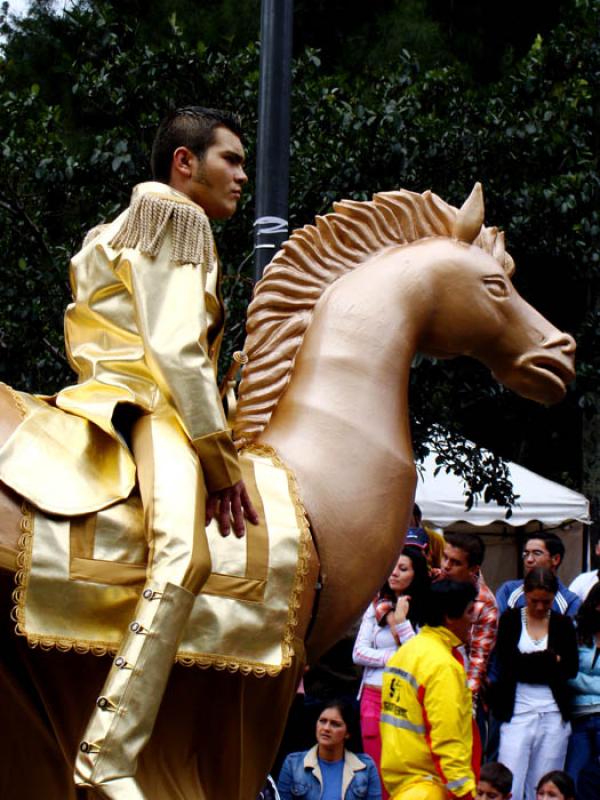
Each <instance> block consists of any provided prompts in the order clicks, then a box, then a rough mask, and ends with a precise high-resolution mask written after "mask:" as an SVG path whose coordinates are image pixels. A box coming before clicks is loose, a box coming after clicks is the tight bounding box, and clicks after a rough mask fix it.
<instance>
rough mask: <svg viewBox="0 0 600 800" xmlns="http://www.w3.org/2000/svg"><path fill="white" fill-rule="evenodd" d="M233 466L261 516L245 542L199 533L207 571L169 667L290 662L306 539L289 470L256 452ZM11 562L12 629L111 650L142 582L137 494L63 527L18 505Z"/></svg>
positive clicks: (267, 669)
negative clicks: (19, 534) (204, 540)
mask: <svg viewBox="0 0 600 800" xmlns="http://www.w3.org/2000/svg"><path fill="white" fill-rule="evenodd" d="M240 463H241V466H242V474H243V478H244V482H245V484H246V487H247V489H248V491H249V493H250V496H251V498H252V501H253V503H254V505H255V508H256V509H257V511H258V512H259V516H260V522H259V524H258V525H250V524H249V525H248V532H247V536H246V537H244V538H243V539H236V538H235V537H234V536H229V537H228V538H226V539H224V538H223V537H221V536H220V534H219V533H218V530H217V525H216V522H213V523H212V524H211V525H210V526H209V528H208V529H207V533H208V543H209V548H210V560H211V562H212V572H211V574H210V575H209V577H208V580H207V581H206V583H205V584H204V586H203V589H202V592H201V594H200V595H199V596H198V597H197V598H196V601H195V603H194V608H193V611H192V613H191V615H190V618H189V621H188V623H187V625H186V629H185V632H184V634H183V635H182V641H181V644H180V646H179V649H178V653H177V658H176V660H177V661H178V662H179V663H181V664H185V665H190V666H191V665H197V666H201V667H210V666H214V667H217V668H218V669H228V670H230V671H237V670H240V671H241V672H243V673H245V674H248V673H253V674H255V675H259V676H263V675H270V676H274V675H277V674H278V673H279V672H280V671H281V670H282V669H286V668H288V667H289V666H290V665H291V663H292V658H293V656H294V651H293V647H292V641H293V638H294V636H296V634H297V629H298V624H299V619H298V610H299V608H300V603H301V597H302V595H303V593H304V591H305V588H306V587H305V581H306V575H307V572H308V560H309V546H310V533H309V530H308V523H307V521H306V517H305V515H304V510H303V508H302V506H301V504H300V501H299V499H298V492H297V488H296V485H295V481H294V477H293V475H292V474H291V473H290V472H289V471H288V470H286V469H285V468H284V467H283V465H282V464H281V462H280V461H279V460H278V459H277V457H276V455H275V454H274V453H273V452H272V451H269V450H268V449H265V448H259V447H255V448H254V451H253V452H250V453H248V454H243V455H242V457H241V459H240ZM23 531H24V534H25V535H24V537H23V538H22V542H21V554H20V556H19V559H20V565H21V569H20V571H19V574H18V587H19V588H18V590H17V592H16V600H17V607H16V615H17V621H18V623H17V631H18V632H19V633H20V634H22V635H24V636H26V638H27V641H28V642H29V644H30V645H32V646H40V647H43V648H44V649H48V648H51V647H56V648H58V649H60V650H70V649H74V650H76V651H77V652H88V651H89V652H93V653H95V654H96V655H104V654H105V653H114V652H116V650H117V648H118V647H119V642H120V641H121V638H122V636H123V631H125V630H126V629H127V626H128V624H129V623H130V621H131V619H133V618H134V617H135V613H134V609H135V605H136V602H137V600H138V598H139V596H140V592H141V590H142V588H143V587H144V583H145V580H146V565H147V561H148V553H147V546H146V539H145V536H144V526H143V518H142V508H141V504H140V502H139V499H138V498H137V497H133V498H131V499H130V500H129V501H127V502H126V503H120V504H117V505H114V506H111V507H110V508H108V509H106V510H104V511H102V512H101V513H99V514H98V515H96V514H91V515H86V516H82V517H76V518H74V519H72V520H70V521H69V520H66V519H60V518H57V517H48V516H45V515H44V514H42V513H41V512H36V511H32V510H31V509H28V510H27V512H26V515H25V516H24V519H23Z"/></svg>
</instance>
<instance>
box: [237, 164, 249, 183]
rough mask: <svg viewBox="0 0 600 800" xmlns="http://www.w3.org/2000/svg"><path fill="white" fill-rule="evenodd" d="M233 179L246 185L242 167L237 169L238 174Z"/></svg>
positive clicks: (246, 178) (246, 179)
mask: <svg viewBox="0 0 600 800" xmlns="http://www.w3.org/2000/svg"><path fill="white" fill-rule="evenodd" d="M235 179H236V181H237V182H238V183H248V176H247V175H246V173H245V172H244V170H243V169H242V167H240V168H239V170H238V173H237V175H236V176H235Z"/></svg>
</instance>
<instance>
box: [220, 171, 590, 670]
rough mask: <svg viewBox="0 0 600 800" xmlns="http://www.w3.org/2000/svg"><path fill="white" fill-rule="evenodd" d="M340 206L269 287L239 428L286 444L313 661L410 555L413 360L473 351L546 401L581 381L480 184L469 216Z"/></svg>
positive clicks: (256, 308)
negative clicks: (493, 222) (315, 571)
mask: <svg viewBox="0 0 600 800" xmlns="http://www.w3.org/2000/svg"><path fill="white" fill-rule="evenodd" d="M334 209H335V210H334V213H332V214H328V215H327V216H325V217H319V218H317V221H316V226H311V225H309V226H307V227H305V228H303V229H302V230H300V231H297V232H295V233H294V234H293V235H292V237H291V239H290V240H289V241H288V242H287V243H286V244H285V245H284V246H283V247H282V249H281V250H280V251H279V253H278V254H277V256H276V257H275V258H274V260H273V261H272V263H271V265H270V266H269V267H268V268H267V269H266V270H265V274H264V277H263V279H262V281H260V283H259V284H258V285H257V287H256V290H255V296H254V300H253V301H252V304H251V306H250V308H249V313H248V323H247V329H248V338H247V341H246V344H245V346H244V352H245V353H246V354H247V356H248V359H249V360H248V364H247V365H246V367H244V371H243V379H242V382H241V384H240V392H239V401H238V417H237V420H236V424H235V435H236V438H237V439H238V441H239V442H240V443H241V442H246V443H247V442H249V441H259V442H263V443H266V444H269V445H272V446H273V447H275V449H276V450H277V452H278V453H279V455H280V456H281V458H282V459H283V461H284V462H285V463H286V464H287V465H288V466H290V467H291V468H292V469H293V470H294V473H295V474H296V477H297V480H298V485H299V486H300V491H301V496H302V501H303V503H304V505H305V507H306V510H307V513H308V516H309V519H310V522H311V528H312V530H313V535H314V536H315V539H316V543H317V548H318V551H319V558H320V560H321V569H322V575H323V591H322V592H321V596H320V600H319V609H318V616H317V621H316V624H315V626H314V628H313V632H312V634H311V637H310V639H309V641H308V643H307V646H308V650H309V657H311V658H312V657H314V656H315V655H317V654H318V653H320V652H323V651H324V650H326V649H327V648H328V647H330V646H331V645H332V644H333V643H334V642H335V641H336V639H337V638H338V637H339V633H340V631H342V630H345V629H347V628H348V627H349V625H350V624H351V623H352V621H353V620H354V619H355V618H356V616H357V615H358V614H359V613H360V611H361V610H362V608H364V606H365V604H366V603H367V602H368V598H369V597H370V596H372V595H373V594H374V593H375V591H376V590H377V588H378V587H379V586H380V585H381V583H382V582H383V580H384V579H385V576H386V575H389V573H390V571H391V567H392V565H393V563H394V558H395V557H396V555H397V553H398V551H399V550H400V548H401V544H402V537H403V532H404V531H405V530H406V528H407V527H408V521H409V513H410V509H411V508H412V504H413V497H414V488H415V467H414V459H413V452H412V446H411V440H410V429H409V422H408V413H407V412H408V408H407V387H408V382H409V371H410V365H411V363H412V360H413V357H414V355H415V353H416V352H421V353H425V354H429V355H433V356H436V357H440V358H448V357H452V356H455V355H459V354H463V355H471V356H473V357H475V358H478V359H479V360H480V361H482V362H483V363H484V364H486V365H487V366H488V367H489V368H490V369H491V370H492V371H493V373H494V375H495V377H496V378H497V379H498V380H499V381H501V382H502V383H504V384H505V385H506V386H508V387H510V388H512V389H514V390H515V391H517V392H518V393H519V394H521V395H523V396H524V397H528V398H530V399H533V400H537V401H539V402H544V403H552V402H557V401H558V400H560V399H562V397H563V396H564V393H565V383H567V382H568V381H570V380H572V378H573V374H574V372H573V352H574V349H575V343H574V342H573V339H572V338H571V337H570V336H568V335H566V334H562V333H560V332H559V331H557V330H556V328H554V327H553V326H552V325H551V324H550V323H548V322H547V321H546V320H545V319H544V318H543V317H542V316H541V315H540V314H539V313H538V312H537V311H535V310H534V309H533V308H532V307H531V306H529V305H528V304H527V303H525V302H524V301H523V300H522V299H521V298H520V297H519V295H518V294H517V292H516V291H515V289H514V287H513V286H512V284H511V282H510V279H509V276H510V274H511V273H512V271H513V269H514V265H513V261H512V259H511V258H510V256H508V254H507V253H506V252H505V249H504V238H503V236H502V234H500V233H499V232H498V231H497V230H496V229H495V228H485V227H481V221H482V220H483V217H484V209H483V198H482V193H481V189H480V187H477V186H476V188H475V190H474V192H473V193H472V195H471V197H470V198H469V199H468V200H467V202H466V203H465V205H464V206H463V208H462V209H460V210H459V209H456V208H453V207H452V206H450V205H448V204H447V203H444V201H443V200H441V199H440V198H439V197H437V196H436V195H434V194H432V193H431V192H425V193H424V194H422V195H421V194H414V193H412V192H406V191H400V192H388V193H383V194H377V195H375V196H374V198H373V200H372V201H371V202H364V203H359V202H354V201H343V202H342V203H338V204H336V205H335V206H334ZM317 465H318V467H317ZM349 543H350V544H349ZM353 546H360V551H361V553H362V554H364V553H368V554H369V570H368V572H362V571H361V566H360V563H354V561H353V559H352V558H349V557H348V552H349V551H348V548H349V547H350V548H352V547H353ZM350 552H351V550H350ZM357 561H358V562H360V559H357ZM358 575H360V576H361V577H360V581H358V580H357V576H358Z"/></svg>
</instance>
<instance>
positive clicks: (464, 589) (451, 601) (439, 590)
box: [423, 578, 477, 628]
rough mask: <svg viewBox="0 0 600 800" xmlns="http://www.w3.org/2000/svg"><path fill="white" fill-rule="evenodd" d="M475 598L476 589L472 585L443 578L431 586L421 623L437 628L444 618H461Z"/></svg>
mask: <svg viewBox="0 0 600 800" xmlns="http://www.w3.org/2000/svg"><path fill="white" fill-rule="evenodd" d="M476 597H477V589H476V588H475V587H474V586H473V584H472V583H471V582H470V581H469V582H463V581H451V580H448V579H447V578H445V579H444V580H441V581H436V582H435V583H432V584H431V587H430V589H429V594H428V596H427V598H426V602H425V612H424V614H423V622H424V623H425V625H431V627H432V628H439V627H440V625H443V624H444V621H445V618H446V617H447V618H448V619H458V618H459V617H462V615H463V614H464V613H465V610H466V608H467V606H468V605H469V603H472V602H473V601H474V600H475V598H476Z"/></svg>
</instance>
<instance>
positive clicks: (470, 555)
mask: <svg viewBox="0 0 600 800" xmlns="http://www.w3.org/2000/svg"><path fill="white" fill-rule="evenodd" d="M444 539H445V540H446V542H447V544H449V545H450V546H451V547H456V548H458V549H459V550H464V552H465V553H466V554H467V563H468V565H469V566H470V567H474V566H478V567H480V566H481V565H482V564H483V558H484V556H485V545H484V543H483V539H482V538H481V536H478V535H477V534H476V533H461V532H459V531H448V532H447V533H445V534H444Z"/></svg>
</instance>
